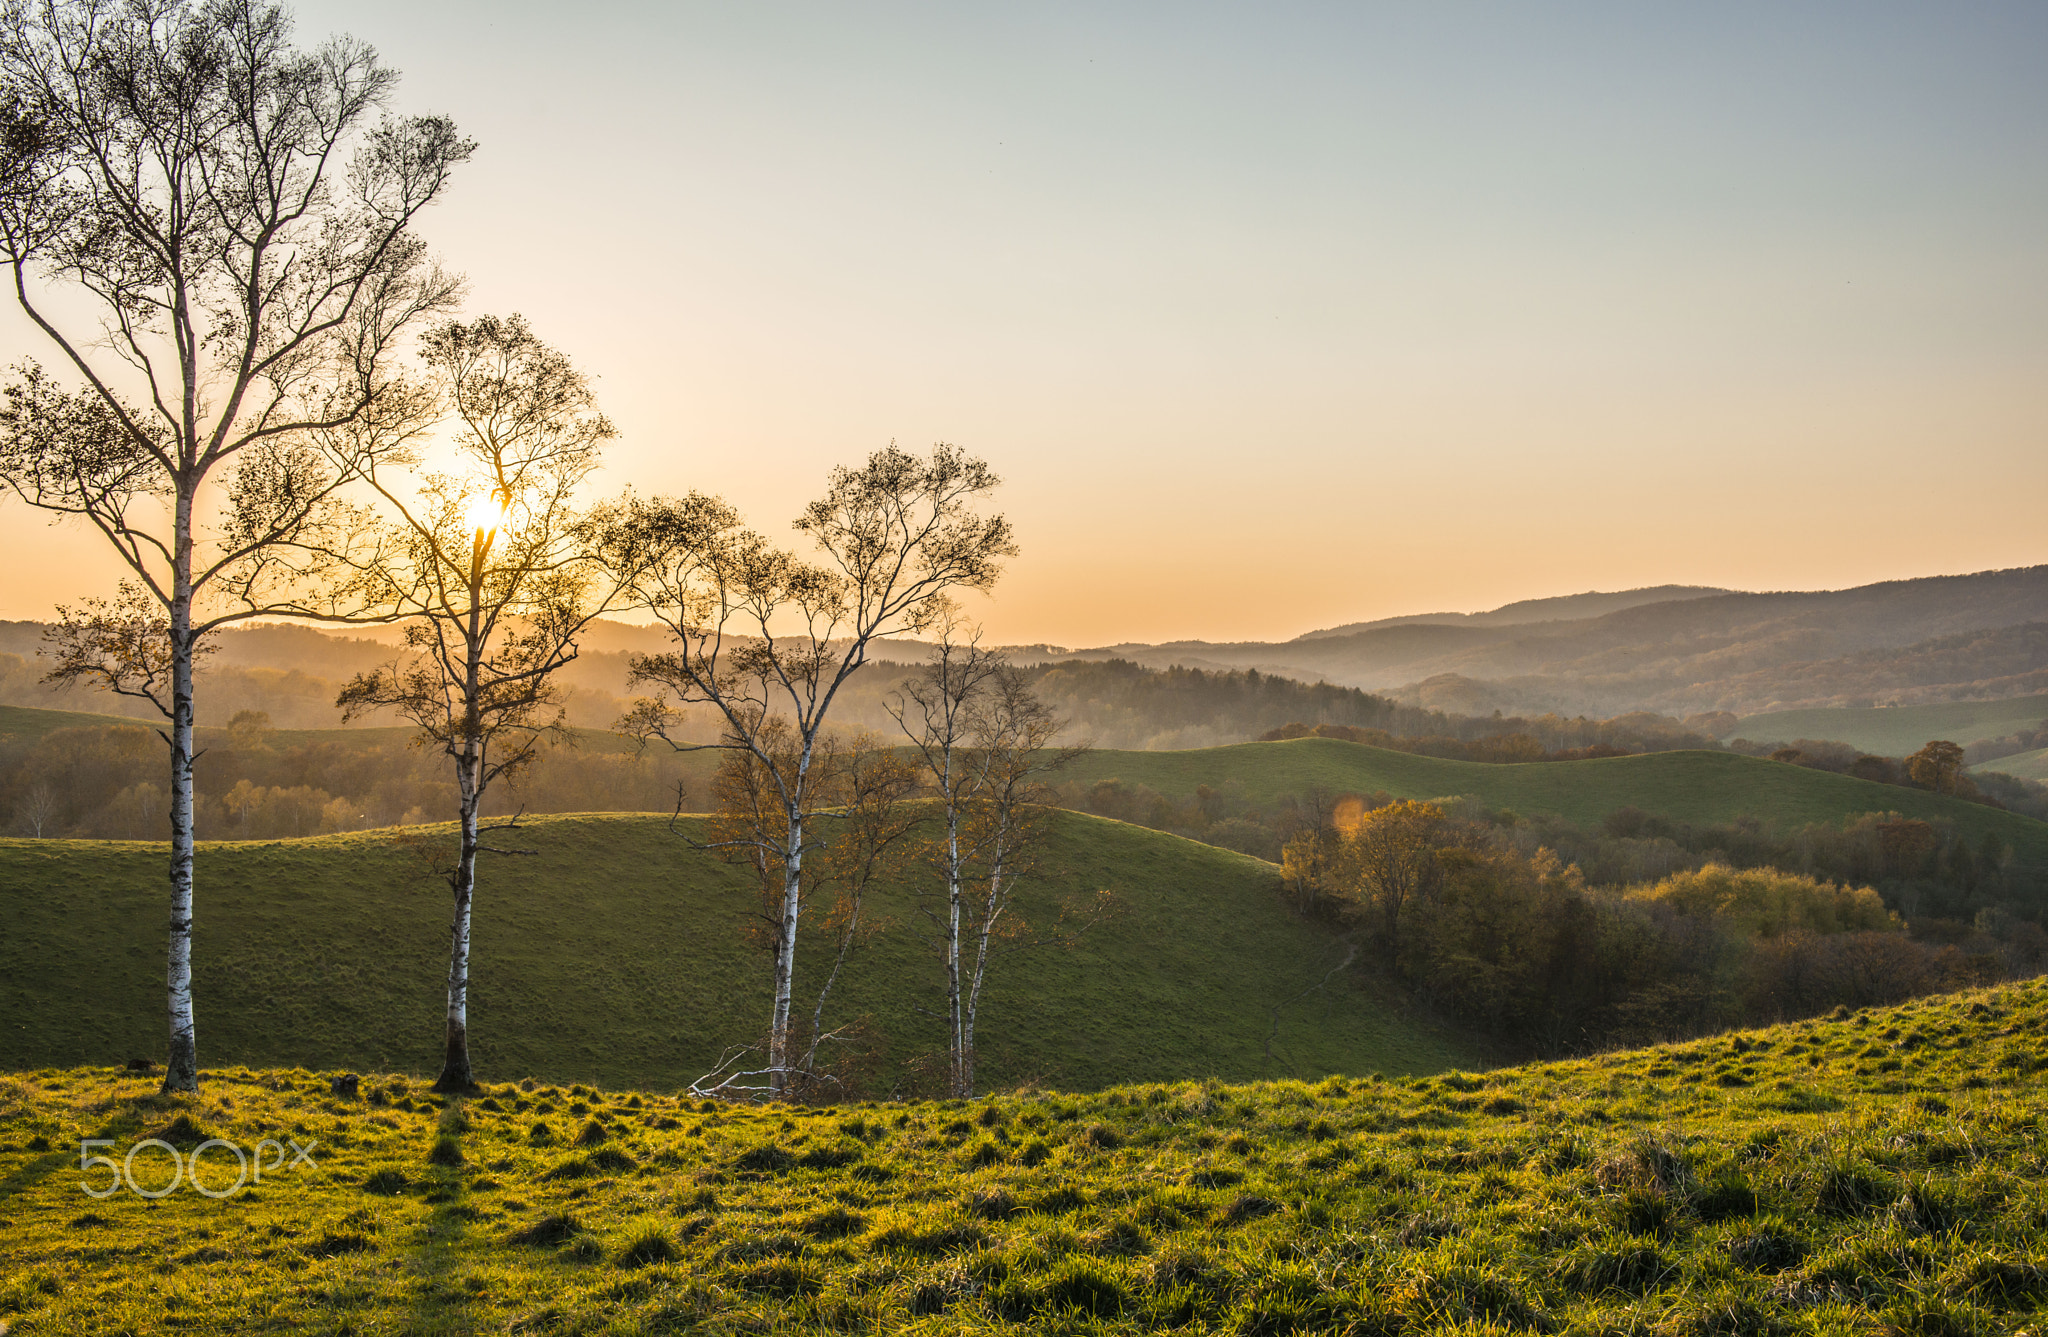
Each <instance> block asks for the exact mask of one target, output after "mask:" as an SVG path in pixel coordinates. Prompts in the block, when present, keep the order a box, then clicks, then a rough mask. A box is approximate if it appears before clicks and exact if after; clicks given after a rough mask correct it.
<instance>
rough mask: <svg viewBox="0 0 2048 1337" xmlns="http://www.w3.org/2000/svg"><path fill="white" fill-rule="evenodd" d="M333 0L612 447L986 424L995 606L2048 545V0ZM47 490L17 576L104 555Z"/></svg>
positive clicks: (1993, 562)
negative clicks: (426, 130)
mask: <svg viewBox="0 0 2048 1337" xmlns="http://www.w3.org/2000/svg"><path fill="white" fill-rule="evenodd" d="M296 10H297V13H298V15H299V20H300V26H301V36H302V38H304V39H317V38H319V37H320V36H322V35H324V34H326V33H328V32H333V31H348V32H351V33H353V34H355V35H356V36H359V37H361V38H364V39H366V40H368V41H370V42H371V43H373V44H375V45H376V46H377V47H378V48H379V49H380V50H381V51H382V53H383V54H384V56H385V57H386V59H387V60H388V61H390V62H391V63H392V64H393V65H395V66H397V67H398V68H399V69H401V70H402V71H403V72H404V75H405V81H404V84H403V85H402V87H401V90H400V94H399V105H400V106H401V107H402V108H404V109H413V110H439V111H446V112H448V113H450V114H452V115H453V116H455V117H456V119H457V120H458V122H459V123H460V124H461V126H462V127H463V129H464V130H465V131H466V132H468V133H470V134H472V135H474V136H475V137H476V138H477V139H478V141H479V143H480V148H479V152H478V155H477V157H476V159H475V161H474V163H473V164H471V165H470V166H469V167H468V168H466V169H465V170H464V172H463V174H462V175H461V177H460V179H459V180H458V181H457V183H456V185H455V187H454V189H453V191H452V193H451V194H450V196H449V198H448V200H447V202H446V203H445V204H444V205H442V206H440V207H438V208H437V209H436V210H435V211H434V213H433V215H432V216H431V218H430V220H429V222H428V225H427V233H428V236H429V237H430V239H431V240H432V242H433V244H434V245H435V247H436V248H437V249H438V250H439V251H440V252H441V253H442V254H443V256H444V257H445V258H446V260H447V261H448V262H449V263H450V264H451V265H453V266H454V267H456V268H458V269H461V270H463V271H465V272H466V273H467V274H468V275H469V276H470V278H471V280H472V284H473V301H472V307H473V309H474V310H476V311H496V312H509V311H515V310H516V311H520V312H523V313H525V314H526V315H527V316H528V317H529V318H530V319H531V320H532V321H533V323H534V326H535V328H536V330H537V331H538V332H539V333H540V334H541V335H542V337H544V338H546V339H548V340H549V341H550V342H553V343H556V344H558V345H560V346H562V347H563V348H565V349H566V350H567V351H568V352H569V353H570V354H571V355H572V356H574V357H575V358H576V359H577V361H578V362H579V364H581V365H582V366H584V367H586V368H587V369H589V370H591V371H593V372H595V373H597V374H598V375H599V377H600V378H601V379H600V381H599V383H598V388H599V392H600V396H601V398H602V400H603V402H604V404H605V407H606V409H607V410H608V411H609V412H610V413H611V414H612V416H613V417H614V418H615V419H616V420H617V422H618V423H619V425H620V427H621V428H622V430H623V432H624V437H623V439H622V440H621V441H620V442H619V443H618V444H617V445H616V446H615V448H614V449H613V451H612V454H611V460H612V465H613V467H612V470H611V472H612V474H613V477H614V481H615V482H618V483H623V482H626V481H629V480H630V481H632V482H633V483H635V484H636V485H637V486H639V487H640V488H642V489H643V490H653V491H660V490H678V489H684V488H689V487H698V488H702V489H704V490H707V491H713V492H719V493H723V494H725V495H726V496H727V497H729V498H731V499H732V500H733V501H735V502H736V503H738V504H740V505H741V506H742V508H743V509H744V510H745V511H746V512H747V513H748V514H749V516H750V517H751V518H753V519H754V521H755V522H756V523H757V524H758V525H760V526H762V527H763V528H766V529H769V530H770V531H771V532H782V530H783V526H784V525H785V524H786V523H787V521H788V519H789V518H790V517H791V516H793V515H794V514H795V512H796V511H797V509H798V507H799V506H800V505H801V503H802V502H803V501H804V500H805V499H806V498H807V497H808V496H809V495H810V494H811V493H813V492H814V491H815V490H816V489H817V487H818V484H819V483H820V481H821V480H822V478H823V476H824V473H825V471H826V469H827V468H828V467H829V466H830V465H832V464H833V463H836V462H851V461H854V460H857V459H858V458H859V457H860V456H861V455H863V454H864V453H865V452H866V451H867V450H869V449H871V448H873V447H875V446H879V445H881V444H884V443H886V442H887V441H889V440H890V439H891V438H894V439H896V440H898V441H900V442H902V443H904V444H906V445H916V446H921V445H925V444H928V443H930V442H931V441H933V440H938V439H945V440H950V441H954V442H957V443H959V444H960V445H962V446H964V447H967V448H969V449H971V450H973V451H975V452H977V453H980V454H982V455H984V456H986V457H987V458H989V459H990V460H991V461H992V462H993V463H994V464H995V465H996V466H997V468H998V469H999V470H1000V471H1001V472H1002V473H1003V474H1004V476H1005V477H1006V478H1007V480H1008V483H1007V486H1006V488H1005V489H1004V494H1003V502H1002V504H1003V506H1004V508H1005V509H1007V510H1008V511H1009V512H1010V513H1011V515H1012V516H1013V518H1014V519H1015V521H1016V523H1017V527H1018V530H1019V534H1020V538H1021V541H1022V543H1023V547H1024V556H1023V557H1022V559H1021V560H1019V561H1018V562H1017V563H1016V564H1015V565H1014V567H1013V568H1012V571H1011V573H1010V575H1008V576H1007V577H1006V578H1005V581H1004V583H1003V585H1002V587H1001V589H1000V592H999V595H998V597H997V598H996V599H995V600H994V601H993V602H992V603H990V604H988V605H987V606H986V608H985V609H983V610H981V611H982V612H983V614H984V616H985V617H986V619H987V621H988V623H989V625H990V630H991V631H992V632H993V633H994V634H995V635H996V636H997V638H998V639H1002V640H1008V641H1025V640H1032V641H1036V640H1050V641H1053V642H1056V643H1061V644H1069V645H1077V644H1100V643H1105V642H1110V641H1116V640H1124V639H1143V640H1159V639H1168V638H1178V637H1203V638H1209V639H1246V638H1270V637H1282V636H1288V635H1293V634H1295V633H1298V632H1301V631H1305V630H1309V629H1311V628H1315V627H1321V626H1330V625H1334V624H1337V623H1342V622H1348V621H1354V620H1358V619H1360V618H1367V617H1374V616H1381V615H1385V614H1391V613H1402V612H1417V611H1425V610H1431V609H1441V608H1457V609H1470V608H1483V607H1491V606H1494V605H1498V604H1501V603H1505V602H1508V601H1510V600H1513V599H1519V598H1527V597H1532V596H1540V595H1547V594H1560V593H1570V592H1575V591H1579V590H1585V589H1594V588H1599V589H1618V588H1626V587H1629V586H1636V585H1646V584H1657V583H1662V582H1666V581H1678V582H1686V583H1699V584H1719V585H1731V586H1738V587H1744V588H1777V589H1784V588H1815V587H1833V586H1841V585H1848V584H1857V583H1862V582H1865V581H1870V580H1880V579H1889V578H1893V577H1898V576H1908V575H1924V574H1934V573H1938V572H1952V571H1967V570H1978V569H1983V568H1987V567H1998V566H2015V565H2024V564H2033V563H2037V562H2044V561H2048V516H2044V503H2048V77H2043V74H2042V71H2043V69H2044V68H2048V6H2044V5H2041V4H2039V3H2032V2H2031V0H2029V2H2027V3H2009V4H1973V3H1946V4H1940V5H1935V4H1920V5H1913V6H1905V5H1895V4H1885V3H1872V2H1868V0H1858V2H1857V3H1840V4H1820V3H1811V4H1800V5H1784V4H1777V3H1772V4H1761V3H1759V4H1742V3H1722V4H1712V5H1706V4H1695V5H1641V4H1623V3H1608V4H1574V3H1565V2H1560V3H1544V4H1527V3H1515V4H1490V5H1473V4H1456V3H1422V2H1421V0H1417V2H1416V3H1411V4H1406V5H1400V6H1393V5H1372V4H1362V3H1346V4H1327V5H1314V4H1285V3H1273V4H1258V5H1253V4H1240V5H1205V4H1193V3H1179V4H1159V3H1146V4H1136V3H1131V4H1121V5H1102V4H1099V3H1090V4H1071V5H1069V4H1058V3H1040V4H1029V5H1024V4H1000V5H999V4H962V3H951V4H931V5H923V6H919V5H885V4H865V5H848V4H843V3H819V4H814V5H796V4H778V3H760V4H731V3H664V4H603V3H597V4H584V5H574V6H572V5H567V4H559V3H557V4H550V5H538V4H525V3H507V2H504V0H499V2H498V3H488V4H485V3H465V2H458V0H434V2H433V3H420V0H409V2H408V3H402V4H401V3H397V2H396V0H350V2H349V3H346V4H344V3H340V2H339V0H321V2H320V3H302V4H299V5H298V6H296ZM0 352H4V353H5V356H6V360H7V361H10V362H11V361H13V360H14V359H15V358H16V357H18V356H20V355H21V354H23V353H28V352H40V350H38V349H36V348H34V346H33V344H32V342H31V340H30V338H29V336H28V334H27V332H26V331H25V329H24V328H23V327H22V324H21V322H20V321H19V320H18V319H14V320H10V321H6V322H0ZM40 524H41V522H40V519H39V518H38V517H35V516H33V515H31V514H30V513H28V512H26V511H25V510H23V509H21V508H19V507H14V506H10V507H8V508H7V509H6V510H4V511H0V525H4V526H5V536H4V538H0V559H4V561H0V616H8V617H37V616H44V615H47V612H48V609H49V606H50V604H51V603H52V602H54V601H55V600H57V599H59V598H69V597H75V596H77V595H81V594H90V593H93V592H95V591H96V585H97V584H98V583H100V582H101V579H102V576H103V575H105V576H107V577H108V578H110V568H108V567H106V566H105V565H104V564H103V563H99V562H97V561H96V559H95V558H94V557H93V549H92V547H91V545H90V542H89V541H88V539H87V538H86V537H85V536H82V535H81V536H73V537H67V536H64V535H52V534H51V533H50V532H49V531H47V530H44V529H42V528H41V527H40Z"/></svg>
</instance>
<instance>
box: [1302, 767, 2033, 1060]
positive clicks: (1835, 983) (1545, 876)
mask: <svg viewBox="0 0 2048 1337" xmlns="http://www.w3.org/2000/svg"><path fill="white" fill-rule="evenodd" d="M1616 825H1619V826H1624V827H1626V826H1631V825H1634V823H1633V822H1632V821H1631V820H1630V819H1627V818H1624V819H1623V820H1621V821H1620V822H1618V823H1616ZM1901 825H1906V826H1913V827H1924V826H1925V824H1924V823H1900V822H1899V821H1898V819H1895V818H1893V819H1880V820H1879V821H1878V822H1877V823H1875V824H1873V828H1874V829H1873V830H1868V831H1863V832H1855V833H1851V835H1850V837H1849V840H1848V843H1850V844H1856V843H1858V840H1859V837H1862V836H1870V837H1871V839H1870V841H1869V842H1868V843H1870V844H1872V845H1874V846H1875V847H1876V850H1877V856H1878V857H1879V858H1884V857H1887V855H1888V854H1889V853H1890V851H1889V850H1888V847H1887V846H1886V837H1887V836H1888V835H1895V834H1898V833H1897V832H1896V831H1895V830H1894V829H1893V828H1896V827H1898V826H1901ZM1519 826H1520V824H1515V825H1510V826H1503V825H1500V824H1498V823H1496V822H1494V821H1489V820H1487V819H1486V818H1485V817H1484V816H1483V815H1481V816H1477V817H1473V816H1461V815H1459V814H1457V813H1456V812H1454V811H1451V810H1447V809H1446V808H1445V807H1444V806H1442V805H1438V804H1430V803H1418V802H1413V801H1406V800H1401V801H1392V802H1380V803H1376V804H1365V803H1354V804H1350V805H1345V806H1343V807H1340V808H1339V810H1338V812H1337V814H1336V820H1335V822H1334V824H1332V825H1328V826H1323V827H1320V828H1314V829H1304V830H1301V831H1299V832H1297V833H1296V835H1295V836H1294V837H1293V838H1292V839H1291V840H1290V841H1289V842H1288V844H1287V848H1286V851H1285V855H1284V859H1285V864H1284V868H1285V875H1286V880H1287V885H1288V888H1289V890H1290V891H1291V893H1292V894H1293V895H1294V897H1295V898H1296V900H1297V904H1298V905H1299V907H1300V909H1301V910H1302V911H1303V912H1305V913H1311V914H1321V915H1324V916H1327V917H1329V918H1331V919H1333V920H1335V921H1337V922H1338V923H1340V924H1342V925H1344V926H1346V927H1347V928H1349V929H1350V930H1351V931H1352V933H1353V934H1354V935H1356V937H1357V939H1358V940H1359V942H1360V943H1361V945H1362V947H1363V948H1364V949H1365V950H1366V951H1368V952H1369V953H1370V954H1371V956H1372V958H1373V959H1374V960H1375V961H1376V962H1377V964H1378V966H1379V968H1380V969H1381V971H1383V972H1384V974H1385V975H1386V976H1388V977H1391V978H1392V979H1393V980H1395V981H1397V982H1398V983H1399V984H1401V985H1402V986H1404V987H1405V988H1406V989H1407V990H1408V991H1410V992H1411V994H1412V995H1414V996H1415V997H1417V998H1418V999H1420V1000H1422V1001H1424V1002H1426V1003H1428V1004H1429V1005H1431V1006H1433V1007H1434V1008H1436V1009H1438V1010H1439V1011H1441V1012H1443V1013H1445V1014H1447V1015H1449V1016H1452V1017H1454V1018H1456V1019H1457V1020H1459V1021H1461V1022H1463V1023H1464V1024H1466V1025H1469V1026H1473V1027H1477V1028H1480V1029H1482V1030H1484V1031H1485V1032H1486V1033H1488V1034H1490V1035H1492V1036H1494V1037H1495V1038H1496V1039H1498V1040H1499V1041H1501V1042H1503V1043H1505V1044H1507V1045H1510V1046H1511V1047H1515V1048H1523V1049H1528V1050H1533V1051H1536V1052H1540V1053H1546V1054H1556V1053H1562V1052H1569V1051H1573V1050H1580V1049H1586V1048H1592V1047H1599V1046H1604V1045H1610V1044H1622V1043H1637V1042H1647V1041H1653V1040H1658V1039H1665V1038H1671V1037H1676V1036H1683V1035H1690V1034H1698V1033H1702V1032H1706V1031H1712V1030H1718V1029H1723V1028H1726V1027H1731V1026H1740V1025H1754V1024H1758V1023H1762V1022H1768V1021H1774V1020H1781V1019H1785V1018H1790V1017H1799V1016H1810V1015H1814V1014H1816V1013H1819V1012H1823V1011H1826V1010H1827V1009H1829V1008H1833V1007H1838V1006H1847V1007H1862V1006H1869V1005H1873V1004H1880V1003H1889V1002H1896V1001H1899V1000H1901V999H1904V998H1908V997H1912V996H1915V995H1918V994H1923V993H1930V992H1937V991H1941V990H1947V989H1957V988H1964V987H1969V986H1971V985H1976V984H1983V983H1988V982H1991V981H1994V980H1997V979H2002V978H2007V977H2010V976H2013V975H2018V974H2033V973H2037V972H2038V971H2040V970H2041V969H2042V967H2043V965H2044V963H2048V933H2044V932H2043V931H2042V929H2041V928H2040V926H2039V925H2037V924H2034V923H2032V922H2028V921H2025V920H2021V919H2019V918H2017V917H2015V916H2012V915H2010V914H2008V913H2006V912H2004V911H2003V910H2000V909H1998V908H1996V907H1995V906H1993V907H1987V908H1986V909H1984V910H1982V911H1980V912H1979V913H1978V915H1977V916H1976V918H1975V920H1974V922H1973V923H1971V924H1970V925H1967V926H1958V927H1959V928H1960V930H1961V931H1960V932H1958V933H1957V934H1955V935H1954V940H1943V939H1942V938H1939V937H1935V938H1930V937H1924V936H1918V935H1914V934H1911V933H1909V932H1908V931H1907V929H1906V925H1905V923H1904V921H1903V920H1902V919H1901V917H1900V916H1899V915H1898V914H1897V912H1896V911H1894V910H1892V909H1890V908H1888V907H1887V905H1886V902H1885V899H1884V898H1883V897H1881V896H1880V895H1879V893H1878V892H1877V891H1876V890H1875V889H1873V888H1871V887H1868V886H1859V885H1855V884H1853V883H1849V882H1839V883H1838V882H1834V881H1829V880H1823V879H1819V878H1814V877H1811V876H1806V875H1803V874H1799V873H1794V872H1786V871H1781V870H1778V869H1775V868H1770V867H1752V868H1749V869H1736V868H1733V867H1731V866H1729V865H1727V864H1724V863H1720V862H1706V863H1703V864H1701V865H1699V866H1698V867H1695V868H1691V869H1686V870H1682V871H1678V872H1674V873H1671V874H1669V875H1667V876H1664V877H1662V878H1660V879H1657V880H1655V881H1648V882H1639V883H1636V884H1634V885H1630V886H1627V887H1624V888H1613V889H1601V888H1598V887H1596V886H1594V885H1592V884H1590V883H1589V881H1588V879H1587V877H1586V875H1585V872H1584V870H1583V869H1582V867H1581V866H1580V865H1578V864H1577V863H1574V862H1568V861H1567V860H1566V859H1565V858H1563V857H1560V855H1559V853H1558V852H1557V851H1555V850H1553V849H1551V848H1549V847H1547V846H1544V845H1541V844H1532V842H1531V841H1530V839H1529V836H1530V835H1531V834H1532V833H1530V832H1527V831H1525V830H1522V829H1519ZM1640 834H1641V829H1640V827H1638V828H1637V835H1636V836H1630V837H1622V838H1623V839H1635V838H1639V837H1640ZM1921 834H1922V833H1919V832H1913V833H1911V835H1910V836H1909V837H1908V838H1907V842H1906V843H1908V844H1910V843H1912V841H1913V840H1914V839H1917V838H1918V837H1919V836H1920V835H1921Z"/></svg>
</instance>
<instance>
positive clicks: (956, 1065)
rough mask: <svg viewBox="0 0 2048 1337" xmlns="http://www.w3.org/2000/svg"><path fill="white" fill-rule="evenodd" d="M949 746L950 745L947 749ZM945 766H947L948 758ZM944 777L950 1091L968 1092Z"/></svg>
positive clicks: (956, 815)
mask: <svg viewBox="0 0 2048 1337" xmlns="http://www.w3.org/2000/svg"><path fill="white" fill-rule="evenodd" d="M949 750H950V749H949ZM948 760H949V765H948V768H947V769H948V770H949V771H950V770H951V766H950V758H949V759H948ZM951 781H952V777H951V776H950V775H948V776H947V777H946V785H947V788H946V1024H947V1030H948V1032H949V1034H948V1039H949V1040H950V1041H951V1043H952V1049H953V1081H952V1087H953V1089H952V1093H951V1094H952V1095H953V1096H954V1097H955V1098H959V1097H964V1096H966V1095H969V1094H971V1087H972V1083H973V1080H974V1079H973V1077H972V1076H971V1075H970V1074H969V1072H968V1068H969V1066H970V1065H969V1064H968V1060H967V1048H966V1047H967V1045H968V1044H969V1043H970V1042H971V1041H970V1036H971V1035H972V1027H971V1026H970V1025H969V1024H968V1023H967V1017H966V1013H965V1011H964V1010H963V1008H962V999H961V996H960V805H959V803H958V801H957V797H956V796H955V795H954V793H953V790H952V783H951Z"/></svg>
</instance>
